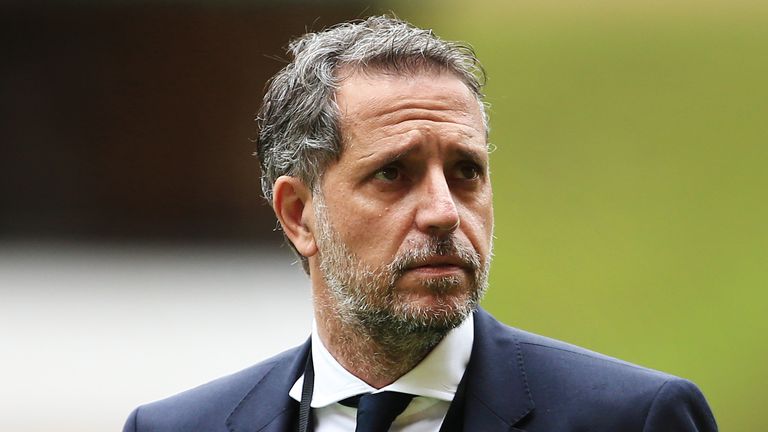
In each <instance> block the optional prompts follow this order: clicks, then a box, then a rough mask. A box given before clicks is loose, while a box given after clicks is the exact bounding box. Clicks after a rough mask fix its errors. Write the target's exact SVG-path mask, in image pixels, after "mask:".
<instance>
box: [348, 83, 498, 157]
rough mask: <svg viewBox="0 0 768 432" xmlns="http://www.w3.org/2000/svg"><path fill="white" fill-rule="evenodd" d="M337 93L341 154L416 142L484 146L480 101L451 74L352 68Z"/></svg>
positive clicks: (483, 126) (484, 138)
mask: <svg viewBox="0 0 768 432" xmlns="http://www.w3.org/2000/svg"><path fill="white" fill-rule="evenodd" d="M335 96H336V103H337V105H338V108H339V111H340V127H341V136H342V140H343V151H342V154H343V153H345V152H347V151H353V152H354V151H356V150H363V151H375V150H381V147H382V146H385V145H387V144H389V145H397V144H402V143H403V142H404V141H414V140H415V141H424V142H432V141H439V142H440V143H442V144H450V143H455V144H457V145H462V146H475V147H476V146H480V147H482V148H483V149H485V146H486V136H485V135H486V134H485V124H484V122H483V116H482V112H481V105H480V103H479V101H478V99H477V97H476V96H475V94H474V93H473V92H472V91H471V90H470V89H469V88H468V87H467V86H466V84H464V82H463V81H461V79H459V78H458V77H456V76H455V75H453V74H451V73H449V72H441V71H424V72H419V73H413V74H405V75H403V74H396V73H391V72H379V71H365V72H353V73H349V74H348V75H347V76H346V77H345V78H344V80H343V81H342V82H341V85H340V87H339V88H338V90H337V92H336V95H335ZM388 138H393V139H394V142H388V141H393V140H388ZM366 144H367V146H366ZM360 147H370V148H366V149H362V148H360Z"/></svg>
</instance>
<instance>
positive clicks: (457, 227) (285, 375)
mask: <svg viewBox="0 0 768 432" xmlns="http://www.w3.org/2000/svg"><path fill="white" fill-rule="evenodd" d="M290 51H291V52H292V54H293V56H294V59H293V61H292V62H291V63H290V64H289V65H288V66H286V67H285V68H284V69H283V70H282V71H280V72H279V73H278V74H277V75H276V76H275V77H274V78H273V80H272V81H271V83H270V86H269V88H268V91H267V94H266V96H265V99H264V105H263V107H262V110H261V112H260V114H259V119H258V120H259V126H260V131H259V141H258V155H259V158H260V161H261V168H262V173H263V177H262V188H263V190H264V194H265V196H266V197H267V199H268V200H269V201H270V202H271V203H272V206H273V208H274V211H275V214H276V215H277V218H278V220H279V221H280V225H281V227H282V229H283V231H284V233H285V236H286V238H287V239H288V241H289V242H290V244H291V245H292V247H293V248H294V250H295V251H296V252H297V255H298V256H299V257H300V259H301V261H302V264H303V267H304V270H305V271H306V272H307V274H308V275H309V278H310V280H311V283H312V295H313V303H314V313H315V321H314V326H313V332H312V337H311V339H310V341H308V342H307V343H306V344H304V345H303V346H301V347H298V348H295V349H293V350H290V351H287V352H285V353H282V354H280V355H278V356H276V357H274V358H272V359H269V360H266V361H264V362H262V363H260V364H258V365H256V366H253V367H251V368H249V369H247V370H245V371H242V372H239V373H237V374H234V375H231V376H228V377H225V378H221V379H219V380H216V381H213V382H211V383H209V384H206V385H203V386H201V387H198V388H196V389H193V390H190V391H188V392H185V393H182V394H180V395H177V396H174V397H171V398H169V399H166V400H163V401H159V402H155V403H152V404H149V405H146V406H142V407H139V408H138V409H137V410H136V411H134V412H133V413H132V414H131V416H130V418H129V419H128V422H127V424H126V426H125V431H162V432H165V431H232V432H234V431H275V432H277V431H294V430H300V431H308V430H314V431H316V432H328V431H353V430H357V431H387V430H393V431H403V432H419V431H434V432H436V431H472V432H488V431H529V432H535V431H560V432H563V431H565V432H567V431H574V432H575V431H593V432H609V431H610V432H624V431H646V432H648V431H681V432H682V431H715V430H717V427H716V425H715V420H714V418H713V417H712V414H711V412H710V410H709V407H708V406H707V403H706V401H705V400H704V397H703V396H702V395H701V393H700V392H699V391H698V389H697V388H696V387H695V386H694V385H693V384H691V383H690V382H688V381H685V380H682V379H680V378H676V377H673V376H670V375H666V374H663V373H661V372H656V371H652V370H648V369H645V368H642V367H639V366H634V365H631V364H628V363H625V362H622V361H619V360H616V359H612V358H609V357H606V356H603V355H600V354H596V353H593V352H590V351H587V350H584V349H581V348H578V347H574V346H571V345H568V344H565V343H562V342H558V341H554V340H551V339H547V338H544V337H541V336H536V335H533V334H529V333H526V332H523V331H520V330H517V329H513V328H509V327H506V326H504V325H502V324H500V323H499V322H497V321H496V320H494V319H493V318H492V317H491V316H489V315H488V314H487V313H485V312H484V311H482V310H479V309H477V305H478V302H479V300H480V298H481V297H482V294H483V292H484V291H485V289H486V285H487V280H488V269H489V264H490V259H491V240H492V232H493V211H492V194H491V183H490V178H489V171H488V151H487V132H488V124H487V118H486V113H485V109H484V105H483V99H482V94H481V90H480V87H481V85H480V80H479V78H478V76H479V75H482V72H481V71H480V70H479V66H478V64H477V60H476V58H475V56H474V54H473V53H472V51H471V50H470V49H468V48H466V47H463V46H461V45H459V44H455V43H450V42H445V41H443V40H441V39H439V38H437V37H436V36H434V35H433V34H432V33H431V32H430V31H426V30H421V29H417V28H414V27H412V26H410V25H409V24H407V23H404V22H402V21H399V20H396V19H392V18H388V17H372V18H369V19H367V20H365V21H362V22H357V23H348V24H342V25H339V26H336V27H333V28H331V29H329V30H326V31H323V32H320V33H310V34H307V35H305V36H304V37H302V38H300V39H299V40H297V41H295V42H293V43H292V44H291V46H290ZM361 395H362V396H361ZM390 424H391V426H390ZM390 428H391V429H390Z"/></svg>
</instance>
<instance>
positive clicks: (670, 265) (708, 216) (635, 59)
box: [392, 1, 768, 431]
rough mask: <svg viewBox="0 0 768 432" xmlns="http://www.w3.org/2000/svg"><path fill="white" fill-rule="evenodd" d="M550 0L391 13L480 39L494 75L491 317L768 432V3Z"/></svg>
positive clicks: (723, 419)
mask: <svg viewBox="0 0 768 432" xmlns="http://www.w3.org/2000/svg"><path fill="white" fill-rule="evenodd" d="M547 4H548V5H549V6H547V7H544V6H542V7H539V6H536V3H534V2H533V1H517V2H501V1H495V2H494V1H480V2H475V3H473V6H472V9H471V10H470V9H469V6H468V5H469V3H457V2H413V3H409V4H408V5H405V4H403V5H402V6H399V5H397V4H396V5H394V6H392V7H393V9H394V10H395V11H396V12H397V13H398V14H399V15H400V16H401V17H403V18H406V19H409V20H412V21H413V22H415V23H416V24H418V25H421V26H427V27H432V28H435V29H436V31H437V32H438V34H440V35H442V36H444V37H446V38H452V39H460V40H465V41H469V42H471V43H472V44H473V45H474V46H475V48H476V50H477V52H478V54H479V56H480V58H481V60H482V61H483V63H484V65H485V67H486V69H487V71H488V75H489V81H488V86H487V94H488V100H489V101H490V103H491V105H492V109H491V115H492V134H491V140H492V142H493V143H494V144H495V145H496V146H497V147H498V148H497V150H496V151H495V152H494V153H493V155H492V170H493V174H492V175H493V181H494V191H495V207H496V238H497V239H496V243H495V247H496V249H495V251H496V257H495V260H494V265H493V270H492V277H491V289H490V292H489V294H488V296H487V298H486V300H485V302H484V305H485V307H486V308H487V309H489V310H490V311H492V312H493V313H494V314H496V315H497V316H498V317H500V318H501V319H502V320H504V321H506V322H507V323H510V324H512V325H515V326H518V327H521V328H525V329H528V330H531V331H534V332H539V333H543V334H546V335H549V336H553V337H556V338H560V339H564V340H566V341H570V342H573V343H576V344H580V345H583V346H586V347H588V348H592V349H595V350H598V351H601V352H604V353H607V354H610V355H614V356H617V357H621V358H624V359H626V360H630V361H633V362H636V363H640V364H643V365H646V366H649V367H653V368H658V369H662V370H665V371H668V372H671V373H674V374H677V375H681V376H684V377H687V378H690V379H692V380H694V381H695V382H696V383H698V384H699V385H700V387H701V388H702V389H703V390H704V392H705V394H706V395H707V397H708V399H709V400H710V402H711V404H712V406H713V409H714V411H715V414H716V416H717V418H718V421H719V423H720V425H721V429H722V430H724V431H728V430H733V431H738V430H745V431H746V430H768V420H766V419H764V418H762V417H761V416H759V415H755V414H756V413H759V412H760V410H761V409H762V406H763V403H764V401H765V397H764V391H763V387H764V386H765V384H766V383H768V366H766V365H768V336H766V335H767V334H768V313H766V309H768V308H767V307H766V304H768V223H767V222H766V221H768V192H766V189H768V84H767V81H768V9H766V8H764V7H760V6H758V3H757V2H753V3H751V4H750V3H748V2H740V3H730V6H729V3H725V2H724V1H710V2H706V3H691V2H689V3H688V4H685V3H680V2H678V3H676V4H673V6H668V5H667V6H665V5H666V3H652V4H651V6H646V7H644V6H642V5H640V4H638V5H633V6H632V9H631V10H629V8H625V9H622V8H621V7H617V6H612V7H611V8H608V6H607V5H608V3H605V2H600V1H592V2H591V3H587V4H588V5H587V6H584V7H582V8H578V7H576V6H573V5H571V6H569V7H566V6H564V5H563V4H561V6H562V7H560V8H558V7H557V5H555V6H553V5H552V2H549V3H547ZM556 4H557V2H556ZM416 6H418V8H417V7H416ZM662 7H665V8H666V9H661V8H662Z"/></svg>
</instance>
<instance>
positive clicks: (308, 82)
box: [256, 16, 488, 270]
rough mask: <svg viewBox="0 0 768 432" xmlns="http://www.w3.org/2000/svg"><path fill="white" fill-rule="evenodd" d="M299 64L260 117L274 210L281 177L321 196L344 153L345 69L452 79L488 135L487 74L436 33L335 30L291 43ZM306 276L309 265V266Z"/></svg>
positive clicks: (376, 27)
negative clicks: (339, 99) (323, 181)
mask: <svg viewBox="0 0 768 432" xmlns="http://www.w3.org/2000/svg"><path fill="white" fill-rule="evenodd" d="M288 51H289V53H290V54H291V55H292V57H293V60H292V61H291V62H290V63H289V64H288V65H287V66H285V67H284V68H283V69H282V70H281V71H280V72H278V73H277V74H276V75H275V76H274V77H272V79H271V80H270V82H269V85H268V87H267V90H266V94H265V95H264V103H263V104H262V107H261V109H260V110H259V113H258V117H257V118H256V121H257V123H258V139H257V149H256V154H257V155H258V157H259V162H260V164H261V188H262V191H263V193H264V197H265V198H266V199H267V201H269V202H270V204H272V200H273V196H272V188H273V186H274V184H275V181H276V180H277V178H278V177H280V176H282V175H288V176H293V177H297V178H298V179H299V180H301V181H302V182H303V183H304V184H305V185H306V186H307V187H308V188H310V190H313V191H315V190H316V187H317V184H318V180H319V179H320V178H321V177H322V175H323V172H324V171H325V169H326V168H327V167H328V166H329V164H330V163H331V162H333V161H336V160H338V158H339V156H340V155H341V151H342V142H343V141H342V137H341V133H340V128H339V117H340V114H339V109H338V106H337V105H336V102H335V97H334V95H335V92H336V90H337V89H338V87H339V85H340V83H341V82H342V81H343V80H344V77H343V76H340V75H339V70H340V68H342V67H343V68H345V70H350V71H383V72H392V73H399V74H415V73H419V72H424V71H446V72H449V73H452V74H454V75H456V77H457V78H459V79H460V80H461V81H462V82H464V84H465V85H466V86H467V87H468V88H469V89H470V90H471V91H472V93H473V94H475V96H476V98H477V100H478V103H479V104H480V111H481V113H482V115H483V122H484V124H485V127H486V132H487V130H488V121H487V115H486V112H485V106H484V103H483V94H482V92H481V88H482V86H483V84H484V82H485V73H484V71H483V69H482V67H481V66H480V63H479V61H478V59H477V57H476V56H475V53H474V51H473V50H472V48H471V47H470V46H468V45H465V44H462V43H458V42H449V41H444V40H442V39H440V38H439V37H437V36H435V34H434V33H433V32H432V30H424V29H420V28H416V27H414V26H413V25H411V24H409V23H407V22H405V21H402V20H399V19H397V18H393V17H388V16H374V17H370V18H368V19H365V20H362V21H355V22H348V23H342V24H338V25H335V26H333V27H330V28H328V29H326V30H324V31H320V32H317V33H307V34H305V35H304V36H301V37H300V38H298V39H296V40H294V41H292V42H291V43H290V45H289V46H288ZM302 261H303V264H304V268H305V270H307V265H306V260H305V259H303V260H302Z"/></svg>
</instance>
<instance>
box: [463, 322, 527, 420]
mask: <svg viewBox="0 0 768 432" xmlns="http://www.w3.org/2000/svg"><path fill="white" fill-rule="evenodd" d="M465 374H466V375H467V388H466V394H465V398H466V399H465V402H464V404H465V405H464V430H465V431H484V432H494V431H505V432H506V431H515V430H521V429H515V428H514V425H515V424H517V423H518V422H519V421H520V420H522V419H523V418H524V417H525V416H527V415H528V413H530V412H531V411H532V410H533V408H534V403H533V397H532V396H531V393H530V390H529V388H528V383H527V380H526V375H525V365H524V363H523V356H522V351H521V350H520V346H519V344H518V342H517V340H515V338H514V336H513V334H511V333H510V331H509V328H507V327H505V326H503V325H502V324H500V323H499V322H498V321H496V320H495V319H494V318H492V317H491V316H490V315H488V313H486V312H485V311H483V310H482V309H481V310H478V311H477V312H476V313H475V341H474V345H473V347H472V356H471V357H470V360H469V365H467V371H466V372H465Z"/></svg>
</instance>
